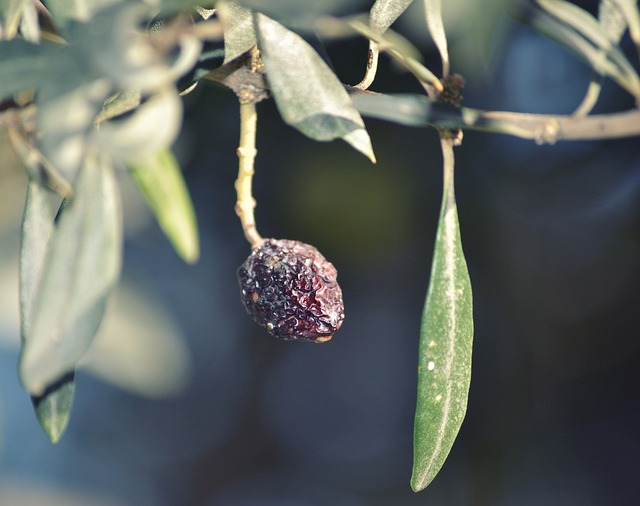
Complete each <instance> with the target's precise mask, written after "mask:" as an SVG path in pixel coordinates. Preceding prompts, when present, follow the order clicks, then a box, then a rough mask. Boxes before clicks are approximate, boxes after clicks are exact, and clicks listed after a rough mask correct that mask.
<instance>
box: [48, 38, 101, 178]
mask: <svg viewBox="0 0 640 506" xmlns="http://www.w3.org/2000/svg"><path fill="white" fill-rule="evenodd" d="M112 92H113V90H112V87H111V84H110V83H109V81H108V80H106V79H104V78H102V79H98V78H96V76H95V74H93V73H92V71H91V68H90V67H89V63H88V62H86V61H84V60H83V59H82V58H81V57H79V56H78V54H77V52H76V51H75V50H74V48H72V47H64V48H61V50H60V51H59V52H58V53H57V55H56V58H55V59H54V60H52V61H51V62H50V65H49V67H48V68H47V71H46V73H45V74H44V77H43V83H42V85H41V89H40V93H39V94H38V95H37V97H36V104H37V106H38V109H37V128H38V130H37V136H36V138H37V139H38V146H39V148H40V150H41V151H42V154H43V155H44V156H45V158H47V160H49V161H50V162H51V163H52V165H53V166H54V167H55V168H56V169H57V170H58V171H59V172H60V174H61V175H62V176H63V177H64V178H66V179H67V181H69V182H71V183H72V182H73V181H75V178H76V175H77V172H78V169H79V168H80V165H81V163H82V160H83V159H84V156H85V153H86V148H87V142H86V141H87V135H88V133H89V131H90V130H91V129H92V128H93V122H94V120H95V118H96V115H97V114H98V112H99V111H100V109H101V107H102V105H103V103H104V101H105V100H106V99H107V97H108V96H109V95H111V94H112Z"/></svg>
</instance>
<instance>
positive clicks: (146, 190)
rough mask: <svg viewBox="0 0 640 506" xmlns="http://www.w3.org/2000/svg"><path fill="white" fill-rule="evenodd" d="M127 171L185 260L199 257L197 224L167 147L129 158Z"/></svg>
mask: <svg viewBox="0 0 640 506" xmlns="http://www.w3.org/2000/svg"><path fill="white" fill-rule="evenodd" d="M128 166H129V172H130V173H131V176H132V177H133V179H134V181H135V182H136V184H137V185H138V188H139V189H140V191H141V192H142V194H143V195H144V197H145V199H146V200H147V203H148V204H149V207H150V208H151V210H152V211H153V213H154V215H155V217H156V220H157V221H158V224H159V225H160V228H162V230H163V232H164V233H165V235H166V236H167V238H168V239H169V240H170V241H171V243H172V244H173V247H174V248H175V249H176V251H177V252H178V254H179V255H180V256H181V257H182V258H183V259H184V260H185V261H186V262H188V263H195V262H196V261H197V260H198V258H199V257H200V245H199V244H200V241H199V238H198V224H197V221H196V213H195V211H194V209H193V203H192V202H191V197H190V196H189V190H188V189H187V185H186V183H185V181H184V179H183V177H182V171H181V170H180V166H179V165H178V161H177V160H176V158H175V156H174V155H173V153H172V152H171V150H169V149H164V150H162V151H159V152H157V153H156V154H155V155H153V156H150V157H147V158H144V159H140V160H135V161H130V162H129V163H128Z"/></svg>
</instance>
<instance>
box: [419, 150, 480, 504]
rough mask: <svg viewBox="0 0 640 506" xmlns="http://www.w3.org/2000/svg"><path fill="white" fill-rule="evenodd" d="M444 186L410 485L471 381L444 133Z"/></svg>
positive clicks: (452, 432) (443, 450)
mask: <svg viewBox="0 0 640 506" xmlns="http://www.w3.org/2000/svg"><path fill="white" fill-rule="evenodd" d="M441 143H442V152H443V156H444V191H443V199H442V208H441V211H440V220H439V222H438V232H437V235H436V243H435V251H434V255H433V263H432V266H431V279H430V281H429V290H428V293H427V300H426V303H425V308H424V313H423V316H422V326H421V329H420V351H419V364H418V401H417V406H416V417H415V426H414V442H413V444H414V457H413V475H412V477H411V488H413V490H414V491H416V492H418V491H420V490H422V489H424V488H425V487H426V486H427V485H429V483H431V481H432V480H433V479H434V478H435V476H436V474H437V473H438V471H439V470H440V468H441V467H442V465H443V464H444V461H445V460H446V458H447V456H448V455H449V452H450V450H451V447H452V446H453V443H454V441H455V439H456V436H457V435H458V432H459V430H460V426H461V425H462V421H463V420H464V416H465V413H466V410H467V399H468V395H469V385H470V382H471V352H472V346H473V307H472V297H471V283H470V280H469V273H468V271H467V264H466V261H465V258H464V253H463V251H462V244H461V241H460V228H459V224H458V214H457V210H456V202H455V194H454V182H453V169H454V155H453V146H452V144H451V141H449V140H446V139H443V140H441Z"/></svg>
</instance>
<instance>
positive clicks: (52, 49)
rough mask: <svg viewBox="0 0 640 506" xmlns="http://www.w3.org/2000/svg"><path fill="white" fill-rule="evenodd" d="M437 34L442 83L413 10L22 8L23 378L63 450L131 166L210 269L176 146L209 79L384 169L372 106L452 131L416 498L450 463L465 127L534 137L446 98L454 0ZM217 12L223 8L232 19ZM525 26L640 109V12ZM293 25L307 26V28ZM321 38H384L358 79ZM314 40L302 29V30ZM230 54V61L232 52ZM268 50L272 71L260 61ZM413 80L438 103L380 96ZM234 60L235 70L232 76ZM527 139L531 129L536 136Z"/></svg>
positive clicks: (468, 310)
mask: <svg viewBox="0 0 640 506" xmlns="http://www.w3.org/2000/svg"><path fill="white" fill-rule="evenodd" d="M422 1H423V3H424V7H425V9H424V10H425V14H426V16H425V29H426V30H428V31H429V33H430V34H431V36H432V38H433V40H434V42H435V44H436V46H437V48H438V50H439V52H440V55H441V60H442V77H443V79H440V78H438V77H436V75H435V74H434V73H433V72H432V71H431V70H429V69H428V68H426V67H425V66H424V65H423V64H422V63H421V59H420V55H419V53H418V51H417V50H415V48H414V47H413V46H411V44H410V43H408V42H407V41H406V40H405V39H403V38H402V37H400V36H399V35H398V34H396V33H394V32H392V31H391V30H390V27H391V25H392V24H393V23H394V22H395V20H396V19H397V18H398V17H399V16H400V15H401V14H402V13H403V12H404V11H405V9H406V8H407V7H408V6H409V5H410V4H411V3H412V0H377V1H376V2H375V3H374V4H373V6H372V8H371V10H370V12H369V13H368V15H365V16H364V17H362V16H361V17H354V16H350V17H348V18H336V17H331V16H329V15H333V14H335V13H336V12H337V13H339V14H345V10H346V11H347V12H346V13H348V14H352V13H354V12H357V9H358V8H359V6H360V5H359V2H357V1H354V0H343V1H338V0H334V1H328V2H315V1H295V0H281V1H278V2H273V1H267V0H243V1H241V0H237V1H233V0H218V1H217V2H215V1H208V2H207V1H206V0H202V1H201V2H197V1H193V0H91V1H89V0H75V1H69V0H47V1H45V2H41V1H40V0H11V1H9V2H3V3H2V5H1V6H0V39H4V40H2V41H0V118H1V120H2V124H3V125H4V126H6V127H7V132H8V134H9V138H10V140H11V141H12V143H13V145H14V147H15V149H16V151H17V153H18V154H19V155H20V156H21V158H22V160H23V162H24V165H25V168H26V169H27V171H28V174H29V183H28V190H27V200H26V209H25V213H24V220H23V234H22V246H21V255H20V300H21V311H22V315H21V316H22V329H21V332H22V351H21V356H20V365H19V370H20V378H21V381H22V384H23V385H24V388H25V390H26V391H27V392H28V393H29V395H30V396H31V397H32V399H33V401H34V406H35V409H36V414H37V416H38V418H39V420H40V422H41V424H42V425H43V427H44V429H45V430H46V432H47V434H48V435H49V437H50V438H51V440H52V441H54V442H55V441H57V440H58V439H59V438H60V437H61V435H62V433H63V431H64V429H65V427H66V424H67V422H68V418H69V413H70V409H71V404H72V399H73V389H74V376H73V372H74V370H75V368H76V365H77V363H78V361H79V360H80V358H81V357H82V356H83V355H84V354H85V352H86V351H87V349H88V348H89V346H90V345H91V342H92V340H93V338H94V336H95V334H96V331H97V329H98V327H99V325H100V322H101V320H102V316H103V314H104V311H105V305H106V302H107V299H108V297H109V294H110V292H111V290H112V289H113V287H114V285H115V284H116V283H117V280H118V277H119V273H120V266H121V255H122V241H123V237H122V216H121V209H120V196H119V187H118V180H117V178H116V176H115V171H116V170H118V169H120V168H121V169H123V171H126V172H128V173H129V174H130V175H131V176H132V178H133V180H134V181H135V182H136V184H137V185H138V187H139V188H140V190H141V192H142V194H143V195H144V196H145V198H146V199H147V201H148V203H149V205H150V207H151V209H152V210H153V212H154V214H155V216H156V217H157V220H158V223H159V225H160V226H161V228H162V229H163V230H164V232H165V233H166V235H167V237H168V238H169V239H170V240H171V242H172V243H173V245H174V247H175V249H176V251H177V252H178V253H179V254H180V255H181V256H182V257H183V258H184V259H185V261H187V262H195V261H196V260H197V258H198V255H199V252H198V234H197V225H196V219H195V215H194V212H193V206H192V204H191V201H190V197H189V194H188V191H187V189H186V186H185V184H184V181H183V179H182V175H181V171H180V168H179V167H178V164H177V162H176V159H175V157H174V156H173V154H172V152H171V149H170V146H171V144H172V142H173V141H174V140H175V138H176V136H177V134H178V132H179V129H180V124H181V107H182V106H181V99H180V94H181V92H185V93H186V92H188V91H190V90H191V89H192V88H193V86H194V85H195V84H196V83H197V81H198V80H199V79H203V78H206V79H209V80H213V81H216V82H218V83H220V84H222V85H224V86H227V87H228V88H230V89H232V90H233V91H234V92H235V93H236V94H237V95H238V97H239V98H240V100H241V101H254V102H255V101H258V100H261V99H263V98H265V97H267V96H268V95H270V96H272V97H273V98H274V100H275V102H276V104H277V106H278V109H279V111H280V114H281V116H282V118H283V120H284V121H285V122H286V123H288V124H290V125H292V126H293V127H295V128H297V129H298V130H300V131H301V132H302V133H303V134H305V135H307V136H308V137H310V138H312V139H315V140H318V141H329V140H333V139H337V138H340V139H343V140H344V141H345V142H347V143H349V144H350V145H351V146H353V147H354V148H355V149H357V150H358V151H360V152H362V153H363V154H364V155H365V156H367V157H368V158H369V159H371V160H372V161H375V156H374V153H373V148H372V146H371V141H370V139H369V135H368V134H367V131H366V128H365V125H364V122H363V120H362V117H361V115H360V113H361V112H362V113H364V114H368V115H371V116H378V117H383V118H385V119H388V120H391V121H394V122H397V123H401V124H408V125H414V126H423V125H436V126H438V127H439V132H440V136H441V144H442V151H443V159H444V177H443V181H444V187H443V199H442V207H441V212H440V219H439V223H438V231H437V235H436V239H435V251H434V256H433V263H432V271H431V279H430V284H429V289H428V293H427V298H426V303H425V309H424V313H423V320H422V327H421V336H420V349H419V359H418V362H419V380H418V381H419V385H418V398H417V408H416V418H415V431H414V450H415V452H414V470H413V477H412V482H411V484H412V487H413V489H414V490H416V491H418V490H422V489H423V488H425V487H426V486H427V485H428V484H429V483H430V482H431V481H432V480H433V478H434V477H435V476H436V474H437V473H438V471H439V469H440V468H441V467H442V465H443V463H444V461H445V459H446V457H447V455H448V453H449V451H450V449H451V447H452V445H453V442H454V440H455V438H456V436H457V434H458V431H459V430H460V427H461V424H462V421H463V419H464V416H465V412H466V406H467V397H468V391H469V385H470V379H471V351H472V340H473V317H472V297H471V285H470V281H469V275H468V272H467V267H466V262H465V259H464V254H463V251H462V246H461V238H460V230H459V225H458V217H457V211H456V202H455V192H454V155H453V149H454V145H456V144H459V143H460V141H461V135H460V132H459V131H458V130H457V128H460V127H465V126H468V127H476V128H488V127H491V128H493V129H494V130H497V131H503V132H507V133H516V134H517V133H518V132H520V131H521V130H518V128H521V127H518V126H517V125H516V126H514V125H509V124H508V123H506V122H505V121H504V119H503V120H502V122H496V121H493V122H492V123H488V122H487V121H485V122H484V123H481V122H479V120H478V118H480V115H479V114H478V113H473V111H471V110H467V109H465V108H462V107H460V104H459V103H454V104H453V105H451V104H442V103H438V99H439V97H440V96H441V94H442V92H443V91H447V86H448V84H447V83H448V82H449V81H447V78H448V77H449V65H450V63H449V56H448V49H447V39H446V36H445V29H444V24H443V22H442V15H441V1H440V0H422ZM208 7H215V9H216V13H215V14H216V15H215V16H213V15H212V14H213V11H212V10H211V9H208ZM516 15H517V16H520V17H521V18H522V19H523V20H525V21H526V22H529V23H531V24H533V25H534V26H535V27H536V28H538V29H539V30H541V31H543V32H547V33H549V34H550V35H552V36H554V37H555V38H556V39H558V40H559V41H560V42H562V43H563V44H565V45H566V46H567V47H569V48H571V49H572V50H574V51H575V52H576V53H577V54H578V55H579V56H581V57H582V58H584V59H585V60H586V61H588V62H589V63H590V64H591V66H592V67H593V69H594V73H595V75H596V76H597V77H596V78H594V80H593V82H592V85H591V87H590V88H589V92H588V93H587V97H586V98H585V102H584V103H583V106H582V107H581V108H580V110H579V112H578V113H579V114H581V115H585V114H588V112H589V111H590V110H591V108H592V107H593V104H594V103H595V100H596V99H597V96H598V94H599V86H600V84H599V83H600V79H601V77H604V76H606V77H610V78H612V79H613V80H615V81H616V82H617V83H618V84H619V85H620V86H621V87H623V88H624V89H625V90H627V91H628V92H629V93H631V94H632V95H633V96H635V97H636V98H637V99H639V100H640V80H639V79H638V76H637V73H636V72H635V70H634V68H633V66H632V65H631V64H630V63H629V62H628V60H627V59H626V57H625V56H624V54H623V53H622V52H621V51H620V50H619V48H618V44H619V41H620V38H621V36H622V34H623V33H624V32H625V31H626V29H627V28H628V29H629V31H630V33H631V36H632V39H633V41H634V42H635V43H636V44H637V45H639V46H640V16H639V15H638V9H637V2H636V1H632V0H603V1H602V2H601V5H600V15H599V18H598V19H596V18H594V17H592V16H591V15H590V14H588V13H587V12H585V11H582V10H580V9H579V8H578V7H577V6H575V5H574V4H571V3H569V2H565V1H563V0H537V2H534V3H527V4H523V5H520V6H519V7H518V8H517V9H516ZM290 26H295V27H296V31H293V30H291V29H290V28H288V27H290ZM312 32H314V33H318V34H320V35H323V34H332V35H336V34H338V35H340V36H343V35H353V34H361V35H363V36H365V37H367V38H368V39H369V40H370V57H369V63H368V66H367V71H366V75H365V78H364V79H363V81H362V83H360V84H359V85H358V87H357V88H351V87H348V86H345V85H343V84H342V83H341V82H340V80H339V78H338V77H337V76H336V75H335V73H334V72H333V71H332V70H331V68H330V67H329V66H328V65H327V63H326V62H325V61H324V60H323V59H322V58H321V57H320V56H319V55H318V53H317V52H316V51H315V50H314V49H313V47H312V45H310V44H309V43H308V42H307V41H306V40H305V36H307V35H310V34H311V33H312ZM301 34H302V35H301ZM222 44H223V46H224V51H222V50H221V46H222ZM255 47H257V48H258V50H259V54H260V57H261V62H260V63H261V64H260V65H256V60H255V58H248V57H247V55H248V54H249V53H251V52H252V51H253V48H255ZM380 52H385V53H387V54H388V55H389V56H390V57H391V58H393V59H394V60H396V61H397V62H398V63H399V64H400V65H401V66H403V67H404V68H406V69H407V70H408V71H409V72H411V73H412V74H413V75H414V76H415V77H416V79H417V80H418V81H419V82H420V83H421V84H422V86H423V87H424V89H425V92H426V96H417V95H416V96H410V95H401V96H389V95H379V94H374V93H370V92H367V91H366V89H367V88H368V87H369V85H370V84H371V83H372V82H373V80H374V78H375V69H376V65H377V59H378V54H379V53H380ZM218 67H219V68H218ZM523 136H524V135H523Z"/></svg>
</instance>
